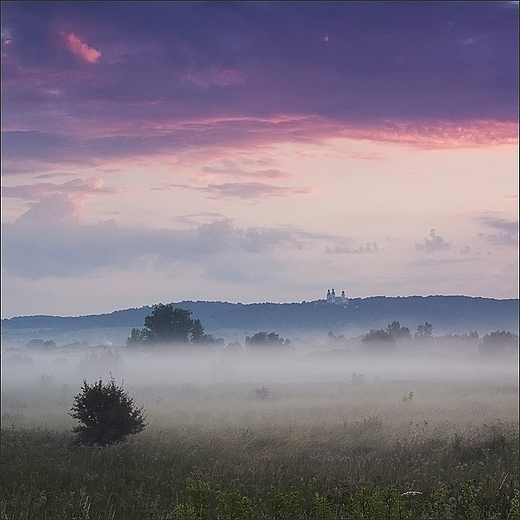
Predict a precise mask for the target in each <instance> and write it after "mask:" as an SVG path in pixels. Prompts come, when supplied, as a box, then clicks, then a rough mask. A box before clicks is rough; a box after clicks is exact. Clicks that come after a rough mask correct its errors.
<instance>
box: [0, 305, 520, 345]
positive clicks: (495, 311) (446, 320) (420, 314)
mask: <svg viewBox="0 0 520 520" xmlns="http://www.w3.org/2000/svg"><path fill="white" fill-rule="evenodd" d="M174 305H175V306H177V307H182V308H184V309H189V310H191V311H192V313H193V317H195V318H199V319H200V320H201V322H202V324H203V325H204V327H205V329H206V332H209V333H211V334H217V335H225V336H226V335H229V333H230V332H231V331H236V332H238V333H251V332H255V331H260V330H265V331H276V332H279V333H280V334H283V335H286V336H289V335H293V334H297V333H299V334H304V333H312V332H315V333H327V332H328V331H329V330H332V331H333V332H334V333H335V334H340V333H341V334H346V335H356V334H359V333H362V332H366V331H367V330H369V329H371V328H384V327H386V325H387V324H388V323H390V322H392V321H394V320H397V321H399V322H400V323H401V324H402V325H404V326H407V327H409V328H410V330H412V332H413V331H415V330H416V328H417V326H418V325H419V324H423V323H425V322H426V321H428V322H429V323H432V324H433V326H434V333H435V334H437V335H438V334H447V333H452V334H462V333H467V332H470V331H477V332H479V334H485V333H487V332H491V331H494V330H507V331H511V332H514V333H518V313H519V305H518V299H509V300H495V299H491V298H473V297H468V296H407V297H385V296H375V297H370V298H355V299H352V300H349V302H348V305H346V306H345V307H344V306H342V305H329V304H327V303H326V302H325V301H324V300H318V301H314V302H302V303H251V304H241V303H227V302H220V301H214V302H210V301H181V302H174ZM151 311H152V307H151V306H146V307H141V308H133V309H125V310H118V311H114V312H112V313H109V314H98V315H88V316H70V317H63V316H19V317H14V318H10V319H3V320H2V335H3V336H4V337H5V336H6V335H7V336H8V335H9V333H10V332H12V333H14V332H15V331H21V330H23V329H31V330H33V331H41V332H46V333H47V334H48V333H53V332H56V333H66V332H72V331H78V330H88V329H98V330H99V329H114V328H117V329H122V330H123V331H124V330H126V329H127V330H128V333H129V332H130V330H131V329H132V327H138V328H141V327H142V326H143V322H144V318H145V316H147V315H148V314H150V312H151Z"/></svg>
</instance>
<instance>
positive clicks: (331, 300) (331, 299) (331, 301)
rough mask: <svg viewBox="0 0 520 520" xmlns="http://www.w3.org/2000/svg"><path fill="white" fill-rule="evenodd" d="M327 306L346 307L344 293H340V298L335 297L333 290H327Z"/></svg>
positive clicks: (346, 301) (346, 299) (346, 300)
mask: <svg viewBox="0 0 520 520" xmlns="http://www.w3.org/2000/svg"><path fill="white" fill-rule="evenodd" d="M327 304H328V305H343V307H346V306H347V305H348V298H347V297H346V296H345V291H341V296H336V291H335V290H334V289H327Z"/></svg>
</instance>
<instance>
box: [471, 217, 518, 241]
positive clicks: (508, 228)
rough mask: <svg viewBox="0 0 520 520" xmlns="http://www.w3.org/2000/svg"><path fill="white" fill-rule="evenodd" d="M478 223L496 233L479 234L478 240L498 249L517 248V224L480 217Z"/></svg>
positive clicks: (512, 221)
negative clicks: (494, 230)
mask: <svg viewBox="0 0 520 520" xmlns="http://www.w3.org/2000/svg"><path fill="white" fill-rule="evenodd" d="M479 221H480V223H481V224H482V225H483V226H484V227H486V228H492V229H496V230H498V232H497V233H489V234H486V233H479V234H478V236H479V238H481V239H483V240H485V241H486V242H489V243H490V244H493V245H495V246H498V247H518V222H517V221H514V220H506V219H503V218H497V217H482V218H480V219H479Z"/></svg>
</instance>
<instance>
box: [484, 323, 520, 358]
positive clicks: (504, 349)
mask: <svg viewBox="0 0 520 520" xmlns="http://www.w3.org/2000/svg"><path fill="white" fill-rule="evenodd" d="M518 339H519V338H518V336H517V335H516V334H513V333H512V332H506V331H505V330H502V331H498V330H497V331H495V332H491V333H490V334H486V335H485V336H484V337H483V338H482V343H481V344H480V345H479V353H480V355H481V356H484V357H491V356H504V355H506V356H507V355H513V354H516V355H518Z"/></svg>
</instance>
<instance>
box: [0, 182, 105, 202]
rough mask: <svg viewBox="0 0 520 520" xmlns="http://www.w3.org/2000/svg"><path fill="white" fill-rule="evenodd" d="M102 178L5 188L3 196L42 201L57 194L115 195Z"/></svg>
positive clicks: (3, 188)
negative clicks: (106, 186) (105, 185)
mask: <svg viewBox="0 0 520 520" xmlns="http://www.w3.org/2000/svg"><path fill="white" fill-rule="evenodd" d="M104 184H105V183H104V181H103V179H101V178H100V177H92V178H90V179H80V178H78V179H73V180H70V181H67V182H64V183H63V184H54V183H51V182H38V183H36V184H26V185H19V186H3V187H2V196H3V197H9V198H17V199H33V200H34V199H42V198H45V197H49V196H51V195H55V194H57V193H58V194H62V195H64V194H67V195H96V194H107V193H114V190H112V189H110V188H105V187H104Z"/></svg>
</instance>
